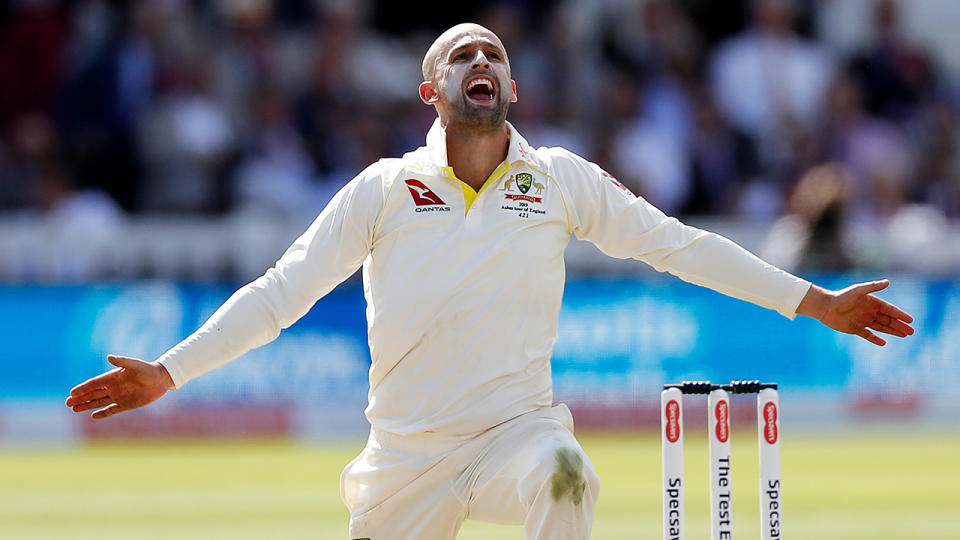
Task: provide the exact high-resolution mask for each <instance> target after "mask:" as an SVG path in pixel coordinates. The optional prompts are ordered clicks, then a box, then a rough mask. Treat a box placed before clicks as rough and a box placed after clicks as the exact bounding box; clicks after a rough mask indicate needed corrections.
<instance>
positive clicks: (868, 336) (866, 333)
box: [857, 328, 887, 347]
mask: <svg viewBox="0 0 960 540" xmlns="http://www.w3.org/2000/svg"><path fill="white" fill-rule="evenodd" d="M857 335H858V336H860V337H862V338H863V339H865V340H867V341H869V342H870V343H873V344H874V345H879V346H881V347H883V346H884V345H886V344H887V342H886V341H884V340H883V339H881V338H880V337H878V336H877V335H876V334H874V333H873V332H871V331H870V330H868V329H866V328H864V329H863V330H860V331H859V332H857Z"/></svg>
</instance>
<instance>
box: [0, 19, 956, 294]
mask: <svg viewBox="0 0 960 540" xmlns="http://www.w3.org/2000/svg"><path fill="white" fill-rule="evenodd" d="M842 1H844V0H820V1H817V0H738V1H724V2H711V1H708V0H678V1H669V0H646V1H639V0H638V1H627V0H604V1H590V0H566V1H557V2H550V1H544V0H541V1H537V0H517V1H513V2H509V1H507V2H475V3H470V5H469V6H453V4H451V7H449V8H448V7H446V6H445V7H443V8H440V7H439V6H438V5H436V4H434V5H432V6H431V7H411V6H409V5H407V4H406V3H398V2H386V1H384V2H372V1H366V2H364V1H350V0H282V1H281V0H276V1H269V0H219V1H209V2H204V1H188V0H154V1H140V2H119V1H116V2H110V1H106V0H85V1H83V0H79V1H60V2H58V1H54V0H11V1H8V2H5V3H4V4H3V5H2V6H3V7H0V81H2V82H0V215H2V216H6V217H5V219H4V220H3V223H4V224H5V225H3V226H2V227H0V237H3V236H6V237H7V238H6V240H3V239H2V238H0V251H3V252H4V253H7V254H10V253H13V254H16V256H17V257H18V258H19V257H24V256H26V255H24V253H26V252H24V251H23V249H27V250H28V251H29V249H28V248H29V246H27V247H24V246H23V245H21V244H24V241H23V240H22V238H25V236H23V235H20V236H19V238H21V240H17V239H14V238H12V237H13V236H15V235H14V234H13V233H12V232H11V231H14V230H18V229H17V227H21V226H23V225H22V224H24V223H28V222H29V223H32V224H36V223H37V222H41V223H42V224H44V225H43V226H59V227H61V228H65V229H67V230H69V231H72V232H73V233H74V234H77V231H83V234H84V236H83V237H82V238H81V237H73V238H74V240H72V241H71V242H68V243H69V244H70V245H68V246H60V247H59V248H57V249H64V250H66V251H68V252H69V251H70V250H71V249H81V246H82V245H86V244H87V243H95V242H96V240H95V238H96V237H97V235H98V234H99V235H101V236H102V237H104V238H106V240H103V241H102V242H101V244H103V246H104V247H105V249H106V250H109V248H110V246H111V245H112V244H111V240H110V235H111V234H114V233H111V232H109V231H117V230H121V231H122V230H123V228H124V227H127V226H129V225H130V224H133V223H136V222H138V221H142V220H144V219H148V218H149V219H158V218H159V219H161V221H164V220H166V221H165V222H170V221H171V220H173V221H176V220H181V221H184V220H186V221H189V220H191V219H198V218H200V219H207V218H211V219H213V218H217V219H226V218H227V217H235V216H256V218H255V219H267V220H280V221H286V222H291V223H294V224H295V225H296V227H298V228H300V229H302V228H303V227H304V226H305V225H306V224H307V223H309V221H310V220H311V219H312V218H313V217H314V216H315V215H316V214H317V212H318V211H319V210H320V209H321V208H322V207H323V205H324V204H325V203H326V201H327V200H329V198H330V197H331V196H332V194H333V193H335V192H336V191H337V190H338V189H339V188H340V187H341V186H342V185H343V184H344V183H346V182H347V181H348V180H349V179H350V178H352V177H353V176H354V175H355V174H357V173H358V172H359V171H360V170H362V169H363V168H364V167H366V165H368V164H369V163H371V162H373V161H375V160H377V159H378V158H380V157H393V156H399V155H401V154H402V153H404V152H407V151H410V150H412V149H414V148H416V147H418V146H420V145H422V144H423V140H424V135H425V133H426V131H427V129H428V128H429V126H430V124H431V123H432V121H433V119H434V118H435V112H434V110H433V109H432V108H431V107H427V106H425V105H423V104H422V103H421V102H420V101H419V98H418V94H417V85H418V84H419V82H420V80H421V74H420V61H421V59H422V55H423V53H424V51H426V49H427V47H428V46H429V44H430V43H431V42H432V40H433V39H434V38H435V37H436V36H437V35H438V34H439V32H441V31H442V30H444V29H445V28H447V27H448V26H450V25H452V24H454V23H457V22H462V21H466V20H472V21H476V22H479V23H481V24H483V25H485V26H487V27H489V28H491V29H492V30H494V31H495V32H496V33H497V34H498V35H499V36H500V37H501V38H502V40H503V42H504V44H505V45H506V47H507V51H508V53H509V56H510V61H511V65H512V68H513V77H514V79H515V80H516V81H517V86H518V94H519V98H520V99H519V102H518V103H516V104H514V105H513V106H512V108H511V112H510V115H509V117H508V119H509V120H510V121H511V122H512V123H513V124H514V125H515V126H517V128H518V129H519V130H520V132H521V133H522V134H523V135H524V136H525V137H526V138H527V140H528V141H529V142H530V143H531V144H533V145H534V146H555V145H561V146H565V147H567V148H569V149H571V150H573V151H575V152H577V153H580V154H581V155H583V156H584V157H587V158H588V159H590V160H592V161H595V162H597V163H599V164H601V165H602V166H603V167H604V168H605V169H607V170H608V171H609V172H610V173H612V174H613V175H614V176H616V177H617V178H618V179H619V180H620V181H621V182H623V183H624V184H626V185H627V186H629V187H630V188H631V189H632V190H633V191H634V192H635V193H637V194H639V195H642V196H644V197H645V198H647V199H648V200H649V201H651V202H652V203H653V204H655V205H656V206H658V207H660V208H661V209H663V210H664V211H665V212H667V213H670V214H674V215H678V216H681V217H690V216H694V217H696V216H715V217H719V218H723V219H728V220H733V221H736V222H740V223H743V222H745V223H750V224H754V225H753V226H754V227H760V228H762V230H763V231H765V235H764V240H763V242H762V243H761V244H760V245H758V246H757V249H758V250H759V251H761V255H762V256H764V257H765V258H768V259H769V260H771V262H774V263H776V264H779V265H781V266H784V267H786V268H790V269H801V270H814V271H843V270H850V269H857V268H859V269H868V270H869V269H875V268H895V269H896V268H901V269H908V270H924V271H934V272H957V271H960V249H953V248H952V247H950V246H952V245H953V244H949V239H951V238H954V237H955V236H956V235H955V234H953V231H954V227H955V223H954V221H953V220H956V219H957V218H960V154H958V149H960V147H958V142H960V141H958V134H960V131H958V129H960V124H958V120H960V119H958V113H960V108H958V98H960V93H958V90H957V88H958V87H957V85H956V83H957V81H958V77H957V75H958V74H957V73H956V71H955V69H954V68H952V67H950V66H949V65H944V62H943V59H942V58H941V57H938V56H936V55H934V54H932V52H931V51H930V50H928V48H926V47H924V46H922V45H920V44H919V43H918V42H917V41H916V40H914V39H912V38H911V36H909V35H908V33H907V32H905V31H904V25H903V22H902V21H903V20H904V17H905V14H908V13H909V9H912V8H911V6H912V5H914V4H917V3H915V2H896V1H892V0H876V1H866V2H865V1H862V0H857V3H859V4H864V3H866V4H867V6H868V7H867V9H866V10H863V12H862V13H863V15H864V17H865V18H866V19H865V21H861V23H862V24H865V25H866V26H867V28H868V32H867V35H868V39H866V40H865V41H864V43H862V44H859V45H858V46H857V47H856V48H855V49H853V50H840V48H838V47H834V46H831V45H830V44H829V40H825V39H823V36H822V33H823V32H824V30H823V28H824V23H823V20H822V17H821V16H820V15H822V13H823V10H826V9H828V8H830V7H831V6H832V5H833V4H835V3H836V2H842ZM848 1H853V0H848ZM833 7H835V6H833ZM958 54H960V53H958ZM948 64H949V62H948ZM51 224H53V225H51ZM31 226H33V225H31ZM2 228H6V229H7V232H6V233H4V231H3V230H2ZM289 240H292V237H291V238H289V239H288V240H287V242H289ZM146 241H147V242H149V240H146ZM18 242H20V243H19V244H18ZM945 242H947V243H945ZM948 244H949V245H948ZM285 245H286V244H284V245H281V246H276V249H278V250H281V251H282V248H283V247H284V246H285ZM4 246H6V247H4ZM10 246H14V247H10ZM16 246H20V247H16ZM957 248H960V245H958V246H957ZM43 249H49V246H47V247H46V248H43ZM891 254H892V255H891ZM276 255H278V253H277V252H272V256H274V257H275V256H276ZM10 256H13V255H10ZM88 259H90V260H88V261H87V263H88V264H92V263H93V262H96V261H97V260H100V258H98V257H96V256H93V257H88ZM91 261H92V262H91ZM0 266H2V267H3V268H4V269H5V270H4V271H3V272H0V274H3V275H5V276H6V277H7V278H8V279H14V280H18V279H26V280H29V279H31V278H32V277H36V276H40V277H43V275H44V270H42V269H41V268H40V266H42V265H40V264H39V263H37V264H34V265H33V266H31V265H29V264H28V265H26V266H24V265H19V266H11V265H6V266H3V265H0ZM31 268H32V270H31ZM216 272H217V273H218V275H220V276H223V275H224V274H225V275H226V276H227V277H230V276H231V275H232V274H231V273H230V272H229V271H226V272H224V271H223V270H222V269H219V270H217V271H216ZM143 273H144V272H143V271H140V270H137V271H132V274H131V272H128V273H127V274H123V273H122V272H121V273H119V275H121V276H122V275H133V276H137V275H140V274H143ZM113 274H117V272H115V271H114V272H113ZM113 274H111V271H110V269H109V268H107V269H104V268H100V267H97V265H96V264H93V266H92V267H90V268H88V270H82V269H81V270H78V271H77V272H73V273H71V272H64V273H63V275H65V276H67V277H81V278H83V277H92V278H97V277H109V276H111V275H113ZM175 277H176V276H175Z"/></svg>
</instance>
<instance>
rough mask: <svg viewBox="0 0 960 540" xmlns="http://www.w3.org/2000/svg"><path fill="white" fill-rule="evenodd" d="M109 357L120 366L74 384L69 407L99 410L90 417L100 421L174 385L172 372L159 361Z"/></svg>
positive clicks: (162, 392) (155, 397)
mask: <svg viewBox="0 0 960 540" xmlns="http://www.w3.org/2000/svg"><path fill="white" fill-rule="evenodd" d="M107 360H108V361H109V362H110V363H111V364H113V365H115V366H117V368H116V369H112V370H110V371H108V372H106V373H103V374H101V375H98V376H96V377H94V378H92V379H89V380H87V381H85V382H83V383H80V384H78V385H77V386H74V387H73V389H72V390H70V397H68V398H67V407H70V408H72V409H73V411H74V412H81V411H88V410H90V409H98V410H96V411H94V412H93V413H92V414H91V415H90V416H92V417H93V418H95V419H98V420H99V419H101V418H107V417H110V416H113V415H115V414H117V413H118V412H124V411H129V410H131V409H136V408H138V407H143V406H144V405H147V404H150V403H153V402H154V401H156V400H157V399H158V398H160V396H162V395H163V394H165V393H166V392H167V390H172V389H173V388H174V385H173V379H171V378H170V374H169V373H167V370H166V369H165V368H164V367H163V366H162V365H161V364H159V363H157V362H144V361H143V360H138V359H136V358H126V357H124V356H115V355H112V354H111V355H108V356H107Z"/></svg>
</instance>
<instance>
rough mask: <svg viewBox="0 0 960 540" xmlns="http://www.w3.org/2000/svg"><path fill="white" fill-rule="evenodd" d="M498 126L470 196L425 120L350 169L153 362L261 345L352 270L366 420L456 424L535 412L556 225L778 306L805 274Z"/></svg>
mask: <svg viewBox="0 0 960 540" xmlns="http://www.w3.org/2000/svg"><path fill="white" fill-rule="evenodd" d="M509 129H510V146H509V150H508V153H507V159H506V160H505V161H504V162H503V163H502V164H501V165H500V166H499V167H498V168H497V169H496V170H495V171H494V172H493V174H491V176H490V178H488V179H487V181H486V183H485V184H484V186H483V187H482V188H481V189H480V191H479V193H477V192H474V191H473V189H472V188H470V187H469V186H467V185H466V184H465V183H463V182H461V181H460V180H458V179H457V178H456V177H455V176H454V174H453V170H452V169H451V168H450V167H448V166H447V156H446V140H445V133H444V130H443V129H442V128H441V126H440V123H439V121H437V122H435V123H434V125H433V127H432V128H431V130H430V132H429V133H428V135H427V144H426V146H424V147H421V148H419V149H418V150H416V151H414V152H410V153H408V154H406V155H404V156H403V158H401V159H384V160H381V161H379V162H377V163H375V164H373V165H371V166H370V167H368V168H367V169H366V170H364V171H363V172H361V173H360V174H359V175H358V176H357V177H356V178H354V179H353V180H352V181H350V182H349V183H348V184H347V185H346V186H344V188H343V189H342V190H340V192H339V193H338V194H337V195H336V196H335V197H334V198H333V200H332V201H330V204H328V205H327V207H326V208H325V209H324V210H323V211H322V212H321V213H320V215H319V216H318V217H317V219H316V221H314V222H313V224H312V225H311V226H310V228H309V229H307V231H306V232H305V233H304V234H303V235H302V236H301V237H300V238H298V239H297V240H296V241H295V242H294V243H293V245H292V246H290V248H289V249H288V250H287V251H286V253H284V255H283V256H282V257H281V258H280V260H279V261H277V263H276V265H275V266H274V267H273V268H271V269H269V270H267V272H266V273H265V274H264V275H263V276H262V277H260V278H258V279H257V280H255V281H253V282H251V283H250V284H248V285H246V286H244V287H242V288H241V289H239V290H238V291H237V292H236V293H234V294H233V296H231V297H230V299H229V300H227V302H226V303H224V305H223V306H222V307H220V309H218V310H217V311H216V313H214V314H213V315H212V316H211V317H210V319H209V320H208V321H206V323H204V324H203V326H202V327H201V328H200V329H199V330H197V331H196V332H195V333H193V334H192V335H190V336H189V337H188V338H187V339H185V340H184V341H183V342H181V343H180V344H178V345H177V346H176V347H174V348H173V349H171V350H170V351H168V352H167V353H165V354H164V355H163V356H162V357H161V358H160V359H159V361H160V362H161V363H162V364H163V365H164V367H166V369H167V370H168V371H169V372H170V375H171V377H172V378H173V381H174V383H175V384H176V386H177V387H180V386H183V384H185V383H186V382H187V381H189V380H190V379H192V378H194V377H197V376H199V375H201V374H203V373H205V372H207V371H209V370H211V369H213V368H215V367H217V366H220V365H222V364H224V363H226V362H229V361H231V360H233V359H234V358H237V357H238V356H240V355H242V354H243V353H245V352H247V351H248V350H250V349H253V348H255V347H259V346H261V345H264V344H266V343H269V342H270V341H272V340H273V339H275V338H276V337H277V336H278V335H279V334H280V331H281V330H282V329H283V328H287V327H289V326H290V325H291V324H293V323H294V322H296V321H297V320H298V319H299V318H300V317H302V316H303V315H304V314H305V313H306V312H307V311H308V310H309V309H310V308H311V306H313V304H314V303H315V302H316V301H317V300H318V299H319V298H321V297H323V296H324V295H325V294H327V293H328V292H329V291H330V290H332V289H333V288H334V287H336V286H337V284H339V283H340V282H341V281H343V280H344V279H346V278H347V277H349V276H350V275H351V274H353V272H354V271H356V270H357V268H359V267H361V265H362V267H363V283H364V296H365V297H366V301H367V326H368V339H369V344H370V354H371V359H372V365H371V367H370V392H369V396H368V398H369V406H368V407H367V409H366V415H367V418H368V419H369V420H370V423H371V424H372V425H373V427H374V428H376V429H378V430H383V431H388V432H391V433H396V434H401V435H404V434H414V433H425V432H436V433H442V434H449V435H468V434H474V433H477V432H480V431H483V430H485V429H488V428H490V427H492V426H495V425H497V424H499V423H501V422H504V421H506V420H509V419H511V418H514V417H516V416H518V415H520V414H523V413H525V412H529V411H531V410H534V409H540V408H544V407H550V406H551V405H552V401H553V394H552V383H551V376H550V354H551V351H552V349H553V344H554V342H555V341H556V339H557V318H558V315H559V312H560V301H561V297H562V296H563V286H564V279H565V270H564V262H563V252H564V249H565V248H566V246H567V243H568V242H569V240H570V235H571V233H572V234H575V235H577V237H578V238H581V239H584V240H588V241H590V242H593V243H594V244H596V245H597V246H598V247H599V248H600V249H601V250H602V251H603V252H604V253H606V254H608V255H611V256H613V257H619V258H627V257H633V258H636V259H639V260H642V261H644V262H646V263H648V264H650V265H652V266H653V267H654V268H656V269H657V270H660V271H667V272H670V273H672V274H674V275H676V276H678V277H680V278H681V279H683V280H686V281H689V282H692V283H696V284H699V285H703V286H706V287H710V288H711V289H714V290H717V291H719V292H722V293H724V294H727V295H730V296H734V297H737V298H740V299H743V300H747V301H749V302H753V303H755V304H759V305H761V306H764V307H767V308H772V309H776V310H777V311H779V312H780V313H781V314H783V315H785V316H787V317H790V318H793V317H794V315H795V312H796V308H797V305H798V304H799V303H800V301H801V300H802V298H803V296H804V294H806V292H807V289H808V287H809V286H810V283H809V282H807V281H804V280H802V279H800V278H797V277H795V276H792V275H790V274H788V273H786V272H783V271H781V270H778V269H777V268H774V267H773V266H770V265H768V264H766V263H764V262H763V261H761V260H760V259H758V258H757V257H755V256H753V255H751V254H750V253H749V252H747V251H746V250H744V249H743V248H741V247H739V246H737V245H736V244H734V243H733V242H731V241H729V240H727V239H725V238H723V237H721V236H718V235H716V234H713V233H709V232H705V231H702V230H699V229H695V228H693V227H688V226H686V225H683V224H682V223H680V222H679V221H677V220H676V219H674V218H671V217H667V216H665V215H664V214H663V213H662V212H660V211H659V210H658V209H656V208H655V207H653V206H652V205H650V204H649V203H648V202H647V201H645V200H643V199H642V198H640V197H636V196H634V195H633V194H631V193H630V192H629V191H628V190H627V189H626V188H625V187H623V185H621V184H620V183H619V182H617V181H616V180H615V179H614V178H613V177H612V176H610V175H609V174H607V173H606V172H604V171H603V170H602V169H601V168H600V167H598V166H597V165H595V164H593V163H590V162H588V161H587V160H585V159H583V158H581V157H579V156H576V155H575V154H572V153H571V152H569V151H567V150H564V149H563V148H539V149H533V148H531V147H530V146H529V145H528V144H527V142H526V141H525V140H524V139H523V138H522V137H521V136H520V135H519V133H517V131H516V130H515V129H514V128H513V126H509ZM642 324H644V322H643V321H637V325H642ZM641 354H642V351H641Z"/></svg>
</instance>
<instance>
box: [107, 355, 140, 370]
mask: <svg viewBox="0 0 960 540" xmlns="http://www.w3.org/2000/svg"><path fill="white" fill-rule="evenodd" d="M107 362H110V363H111V364H113V365H115V366H117V367H121V368H127V369H136V368H138V367H140V364H142V363H143V361H142V360H138V359H136V358H129V357H126V356H117V355H115V354H108V355H107Z"/></svg>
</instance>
